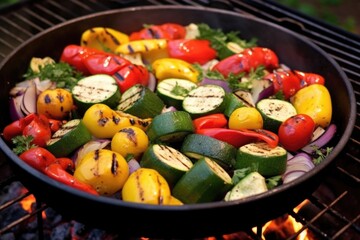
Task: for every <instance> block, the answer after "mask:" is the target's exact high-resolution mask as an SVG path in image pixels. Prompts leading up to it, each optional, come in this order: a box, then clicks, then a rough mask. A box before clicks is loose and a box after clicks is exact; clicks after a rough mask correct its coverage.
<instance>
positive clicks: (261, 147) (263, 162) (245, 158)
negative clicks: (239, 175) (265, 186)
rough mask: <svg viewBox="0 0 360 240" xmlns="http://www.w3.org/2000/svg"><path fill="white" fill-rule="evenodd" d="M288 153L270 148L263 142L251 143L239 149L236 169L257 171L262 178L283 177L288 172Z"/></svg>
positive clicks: (281, 149) (278, 148)
mask: <svg viewBox="0 0 360 240" xmlns="http://www.w3.org/2000/svg"><path fill="white" fill-rule="evenodd" d="M286 160H287V152H286V150H285V149H284V148H282V147H280V146H277V147H274V148H271V147H269V145H268V144H266V143H263V142H257V143H249V144H246V145H244V146H242V147H240V148H239V149H238V152H237V155H236V163H235V168H236V169H241V168H247V167H249V168H251V169H256V171H257V172H259V173H260V174H261V175H262V176H265V177H269V176H276V175H281V174H283V173H284V172H285V170H286Z"/></svg>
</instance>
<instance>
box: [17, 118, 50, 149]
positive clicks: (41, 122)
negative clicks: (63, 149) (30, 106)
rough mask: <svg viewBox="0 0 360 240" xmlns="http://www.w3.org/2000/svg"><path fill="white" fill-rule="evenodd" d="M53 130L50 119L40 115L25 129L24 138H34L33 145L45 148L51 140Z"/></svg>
mask: <svg viewBox="0 0 360 240" xmlns="http://www.w3.org/2000/svg"><path fill="white" fill-rule="evenodd" d="M51 134H52V133H51V129H50V124H49V120H48V118H47V117H46V116H45V115H43V114H39V115H38V116H35V117H34V119H33V120H32V121H31V122H30V123H29V124H28V125H26V126H25V127H24V129H23V132H22V135H24V136H32V137H33V138H34V139H33V140H32V141H31V143H33V144H35V145H37V146H39V147H44V146H45V145H46V142H47V141H49V140H50V138H51Z"/></svg>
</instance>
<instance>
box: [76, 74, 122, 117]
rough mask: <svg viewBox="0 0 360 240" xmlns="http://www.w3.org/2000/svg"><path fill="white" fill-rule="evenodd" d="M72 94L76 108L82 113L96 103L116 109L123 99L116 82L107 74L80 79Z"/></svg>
mask: <svg viewBox="0 0 360 240" xmlns="http://www.w3.org/2000/svg"><path fill="white" fill-rule="evenodd" d="M71 93H72V95H73V97H74V101H75V104H76V106H77V107H78V109H79V111H80V112H82V113H84V112H85V111H86V110H87V109H88V108H89V107H90V106H91V105H93V104H95V103H102V104H105V105H107V106H109V107H110V108H114V107H116V106H117V104H118V103H119V101H120V97H121V93H120V90H119V87H118V85H117V83H116V80H115V79H114V78H113V77H112V76H110V75H106V74H95V75H91V76H89V77H85V78H83V79H80V80H79V81H78V82H77V84H76V85H75V86H74V87H73V89H72V90H71Z"/></svg>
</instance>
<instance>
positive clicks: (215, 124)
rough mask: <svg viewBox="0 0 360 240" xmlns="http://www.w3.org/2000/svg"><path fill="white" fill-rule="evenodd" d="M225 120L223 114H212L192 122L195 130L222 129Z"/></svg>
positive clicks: (224, 125)
mask: <svg viewBox="0 0 360 240" xmlns="http://www.w3.org/2000/svg"><path fill="white" fill-rule="evenodd" d="M227 123H228V121H227V118H226V117H225V115H224V114H223V113H214V114H210V115H206V116H203V117H198V118H195V119H194V120H193V124H194V127H195V129H203V128H224V127H226V126H227Z"/></svg>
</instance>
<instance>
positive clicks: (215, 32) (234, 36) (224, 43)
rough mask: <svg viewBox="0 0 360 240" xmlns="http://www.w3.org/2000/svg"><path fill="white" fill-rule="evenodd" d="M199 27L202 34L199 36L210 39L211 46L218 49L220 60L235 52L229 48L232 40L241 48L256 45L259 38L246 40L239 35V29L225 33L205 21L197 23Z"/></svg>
mask: <svg viewBox="0 0 360 240" xmlns="http://www.w3.org/2000/svg"><path fill="white" fill-rule="evenodd" d="M197 27H198V29H199V33H200V36H199V37H197V38H198V39H206V40H209V41H210V43H211V47H212V48H214V49H215V50H216V51H217V56H218V58H219V59H220V60H221V59H224V58H226V57H229V56H231V55H233V54H234V52H233V51H231V50H230V49H229V48H228V43H230V42H231V43H236V44H238V45H239V46H240V47H241V48H250V47H255V46H256V41H257V40H256V39H255V38H254V39H251V40H250V41H246V40H244V39H241V38H240V37H239V36H238V35H239V32H237V31H230V32H228V33H224V32H223V31H222V30H221V29H213V28H210V26H209V25H207V24H205V23H200V24H197Z"/></svg>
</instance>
